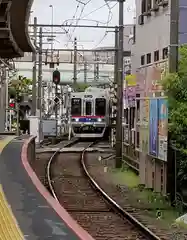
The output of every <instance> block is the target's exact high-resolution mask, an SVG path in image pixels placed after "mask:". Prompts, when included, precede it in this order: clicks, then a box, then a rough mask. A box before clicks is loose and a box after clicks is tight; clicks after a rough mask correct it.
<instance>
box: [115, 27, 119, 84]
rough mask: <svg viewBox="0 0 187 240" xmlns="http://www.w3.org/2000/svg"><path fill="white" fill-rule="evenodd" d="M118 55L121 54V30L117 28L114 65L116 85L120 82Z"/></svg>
mask: <svg viewBox="0 0 187 240" xmlns="http://www.w3.org/2000/svg"><path fill="white" fill-rule="evenodd" d="M118 54H119V30H118V27H116V28H115V65H114V84H117V82H118V62H119V59H118Z"/></svg>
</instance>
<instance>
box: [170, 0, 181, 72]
mask: <svg viewBox="0 0 187 240" xmlns="http://www.w3.org/2000/svg"><path fill="white" fill-rule="evenodd" d="M170 16H171V17H170V47H169V72H171V73H173V72H177V71H178V44H179V39H178V38H179V0H171V12H170Z"/></svg>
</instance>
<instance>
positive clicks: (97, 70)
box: [96, 55, 99, 81]
mask: <svg viewBox="0 0 187 240" xmlns="http://www.w3.org/2000/svg"><path fill="white" fill-rule="evenodd" d="M98 80H99V56H98V55H97V57H96V81H98Z"/></svg>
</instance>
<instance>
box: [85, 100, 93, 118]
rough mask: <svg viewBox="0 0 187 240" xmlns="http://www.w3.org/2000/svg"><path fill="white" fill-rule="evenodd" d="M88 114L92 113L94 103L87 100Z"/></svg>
mask: <svg viewBox="0 0 187 240" xmlns="http://www.w3.org/2000/svg"><path fill="white" fill-rule="evenodd" d="M86 115H92V103H91V102H88V101H87V102H86Z"/></svg>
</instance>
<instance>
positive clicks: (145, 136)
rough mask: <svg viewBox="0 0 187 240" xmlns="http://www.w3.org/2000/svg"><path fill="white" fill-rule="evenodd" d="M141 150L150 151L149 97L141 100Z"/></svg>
mask: <svg viewBox="0 0 187 240" xmlns="http://www.w3.org/2000/svg"><path fill="white" fill-rule="evenodd" d="M140 109H141V110H140V128H139V129H140V151H142V152H145V153H148V151H149V99H141V100H140Z"/></svg>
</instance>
